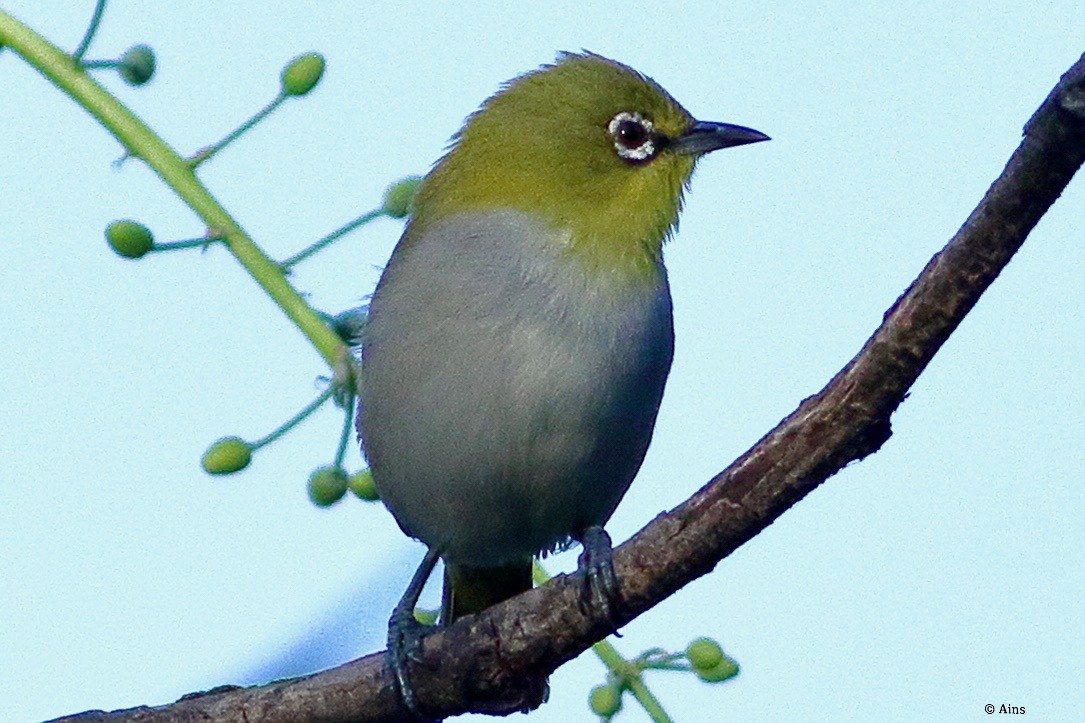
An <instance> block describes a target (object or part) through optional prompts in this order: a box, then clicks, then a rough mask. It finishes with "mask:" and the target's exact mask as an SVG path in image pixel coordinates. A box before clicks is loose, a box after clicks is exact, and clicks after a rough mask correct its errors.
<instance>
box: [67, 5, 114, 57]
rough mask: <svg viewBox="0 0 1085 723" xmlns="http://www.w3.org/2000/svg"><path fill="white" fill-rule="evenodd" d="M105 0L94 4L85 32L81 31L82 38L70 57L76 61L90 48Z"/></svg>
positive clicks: (103, 10) (103, 9)
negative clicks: (92, 13)
mask: <svg viewBox="0 0 1085 723" xmlns="http://www.w3.org/2000/svg"><path fill="white" fill-rule="evenodd" d="M105 3H106V0H98V2H97V4H96V5H95V6H94V15H92V16H91V18H90V25H88V26H87V32H85V33H83V39H82V40H80V41H79V47H78V48H76V49H75V51H74V52H73V53H72V57H73V58H75V60H76V61H81V60H83V56H84V55H86V54H87V50H89V49H90V44H91V42H93V41H94V35H95V33H97V32H98V25H99V24H101V22H102V13H104V12H105Z"/></svg>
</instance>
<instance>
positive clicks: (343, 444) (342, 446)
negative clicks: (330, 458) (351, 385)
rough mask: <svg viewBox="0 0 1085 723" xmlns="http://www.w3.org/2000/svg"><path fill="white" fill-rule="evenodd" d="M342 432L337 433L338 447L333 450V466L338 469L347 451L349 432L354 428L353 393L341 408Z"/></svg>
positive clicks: (341, 465)
mask: <svg viewBox="0 0 1085 723" xmlns="http://www.w3.org/2000/svg"><path fill="white" fill-rule="evenodd" d="M343 416H344V417H345V419H344V421H343V433H342V434H340V435H339V448H338V449H336V450H335V466H336V467H339V468H340V469H342V468H343V457H344V456H346V453H347V444H348V443H349V442H350V432H351V430H352V429H354V395H353V394H351V395H350V397H349V398H348V399H347V404H346V406H345V407H344V408H343Z"/></svg>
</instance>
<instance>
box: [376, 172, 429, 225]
mask: <svg viewBox="0 0 1085 723" xmlns="http://www.w3.org/2000/svg"><path fill="white" fill-rule="evenodd" d="M421 185H422V178H421V177H420V176H407V177H406V178H401V179H399V180H398V181H396V182H395V183H393V184H392V185H391V186H389V187H388V188H386V189H385V190H384V203H383V204H382V205H381V210H382V211H384V213H385V215H388V216H391V217H392V218H403V217H405V216H407V215H408V214H409V213H411V211H413V210H414V197H415V196H416V195H417V194H418V187H419V186H421Z"/></svg>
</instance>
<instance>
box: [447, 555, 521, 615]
mask: <svg viewBox="0 0 1085 723" xmlns="http://www.w3.org/2000/svg"><path fill="white" fill-rule="evenodd" d="M530 589H531V559H530V558H528V559H526V560H519V561H517V562H514V563H511V564H508V565H503V566H501V567H474V566H471V565H458V564H456V563H449V562H446V563H445V581H444V592H443V594H442V596H441V624H442V625H448V624H450V623H453V622H455V621H457V620H459V619H460V618H462V617H463V616H464V615H472V614H474V613H478V612H482V611H483V610H485V609H486V608H488V607H490V606H491V605H496V604H497V603H499V602H502V601H503V600H508V599H509V598H510V597H512V596H514V595H519V594H520V593H522V592H525V591H527V590H530Z"/></svg>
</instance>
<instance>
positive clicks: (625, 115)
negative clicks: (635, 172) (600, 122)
mask: <svg viewBox="0 0 1085 723" xmlns="http://www.w3.org/2000/svg"><path fill="white" fill-rule="evenodd" d="M607 131H608V132H609V133H610V137H611V138H612V139H614V150H616V151H617V152H618V156H620V157H621V158H622V160H625V161H629V162H630V163H642V162H644V161H647V160H649V159H651V158H652V157H653V156H655V154H656V134H655V131H654V130H653V126H652V121H650V120H648V119H647V118H645V117H644V116H642V115H641V114H640V113H631V112H629V111H624V110H623V111H622V112H621V113H619V114H618V115H616V116H614V117H613V118H611V119H610V123H609V124H608V125H607Z"/></svg>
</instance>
